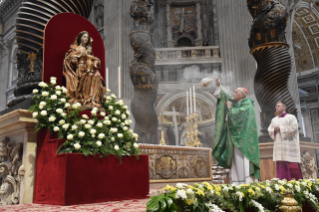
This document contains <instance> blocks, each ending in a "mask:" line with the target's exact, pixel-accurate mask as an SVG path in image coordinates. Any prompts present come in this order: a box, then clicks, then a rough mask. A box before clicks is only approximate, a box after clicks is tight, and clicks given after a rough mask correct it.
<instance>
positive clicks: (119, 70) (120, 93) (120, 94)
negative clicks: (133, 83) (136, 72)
mask: <svg viewBox="0 0 319 212" xmlns="http://www.w3.org/2000/svg"><path fill="white" fill-rule="evenodd" d="M118 72H119V73H118V75H119V81H118V83H119V98H121V96H122V89H121V88H122V85H121V81H122V79H121V66H119V68H118Z"/></svg>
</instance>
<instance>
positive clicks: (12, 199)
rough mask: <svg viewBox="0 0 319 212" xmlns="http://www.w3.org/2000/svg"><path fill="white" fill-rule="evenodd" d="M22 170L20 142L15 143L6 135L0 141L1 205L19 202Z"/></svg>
mask: <svg viewBox="0 0 319 212" xmlns="http://www.w3.org/2000/svg"><path fill="white" fill-rule="evenodd" d="M24 172H25V171H24V166H23V165H22V144H16V143H15V142H14V141H10V139H9V138H8V137H6V138H5V139H3V140H2V141H0V180H1V185H0V199H1V205H11V204H18V203H19V200H20V185H21V180H22V177H23V176H24Z"/></svg>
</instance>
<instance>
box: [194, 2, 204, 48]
mask: <svg viewBox="0 0 319 212" xmlns="http://www.w3.org/2000/svg"><path fill="white" fill-rule="evenodd" d="M200 14H201V10H200V1H197V2H196V26H197V38H196V41H195V45H196V46H202V45H203V33H202V19H201V18H200Z"/></svg>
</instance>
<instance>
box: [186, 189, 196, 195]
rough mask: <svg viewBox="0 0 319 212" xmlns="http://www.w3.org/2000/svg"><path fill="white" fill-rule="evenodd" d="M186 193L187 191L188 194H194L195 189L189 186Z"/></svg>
mask: <svg viewBox="0 0 319 212" xmlns="http://www.w3.org/2000/svg"><path fill="white" fill-rule="evenodd" d="M186 193H187V194H194V191H193V190H192V189H190V188H188V189H187V190H186Z"/></svg>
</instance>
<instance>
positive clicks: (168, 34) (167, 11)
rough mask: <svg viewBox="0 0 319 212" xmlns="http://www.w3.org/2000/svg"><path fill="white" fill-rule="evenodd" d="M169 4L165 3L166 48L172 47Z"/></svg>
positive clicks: (168, 2)
mask: <svg viewBox="0 0 319 212" xmlns="http://www.w3.org/2000/svg"><path fill="white" fill-rule="evenodd" d="M171 4H172V2H170V1H167V2H166V31H167V47H174V41H173V32H172V23H171Z"/></svg>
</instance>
